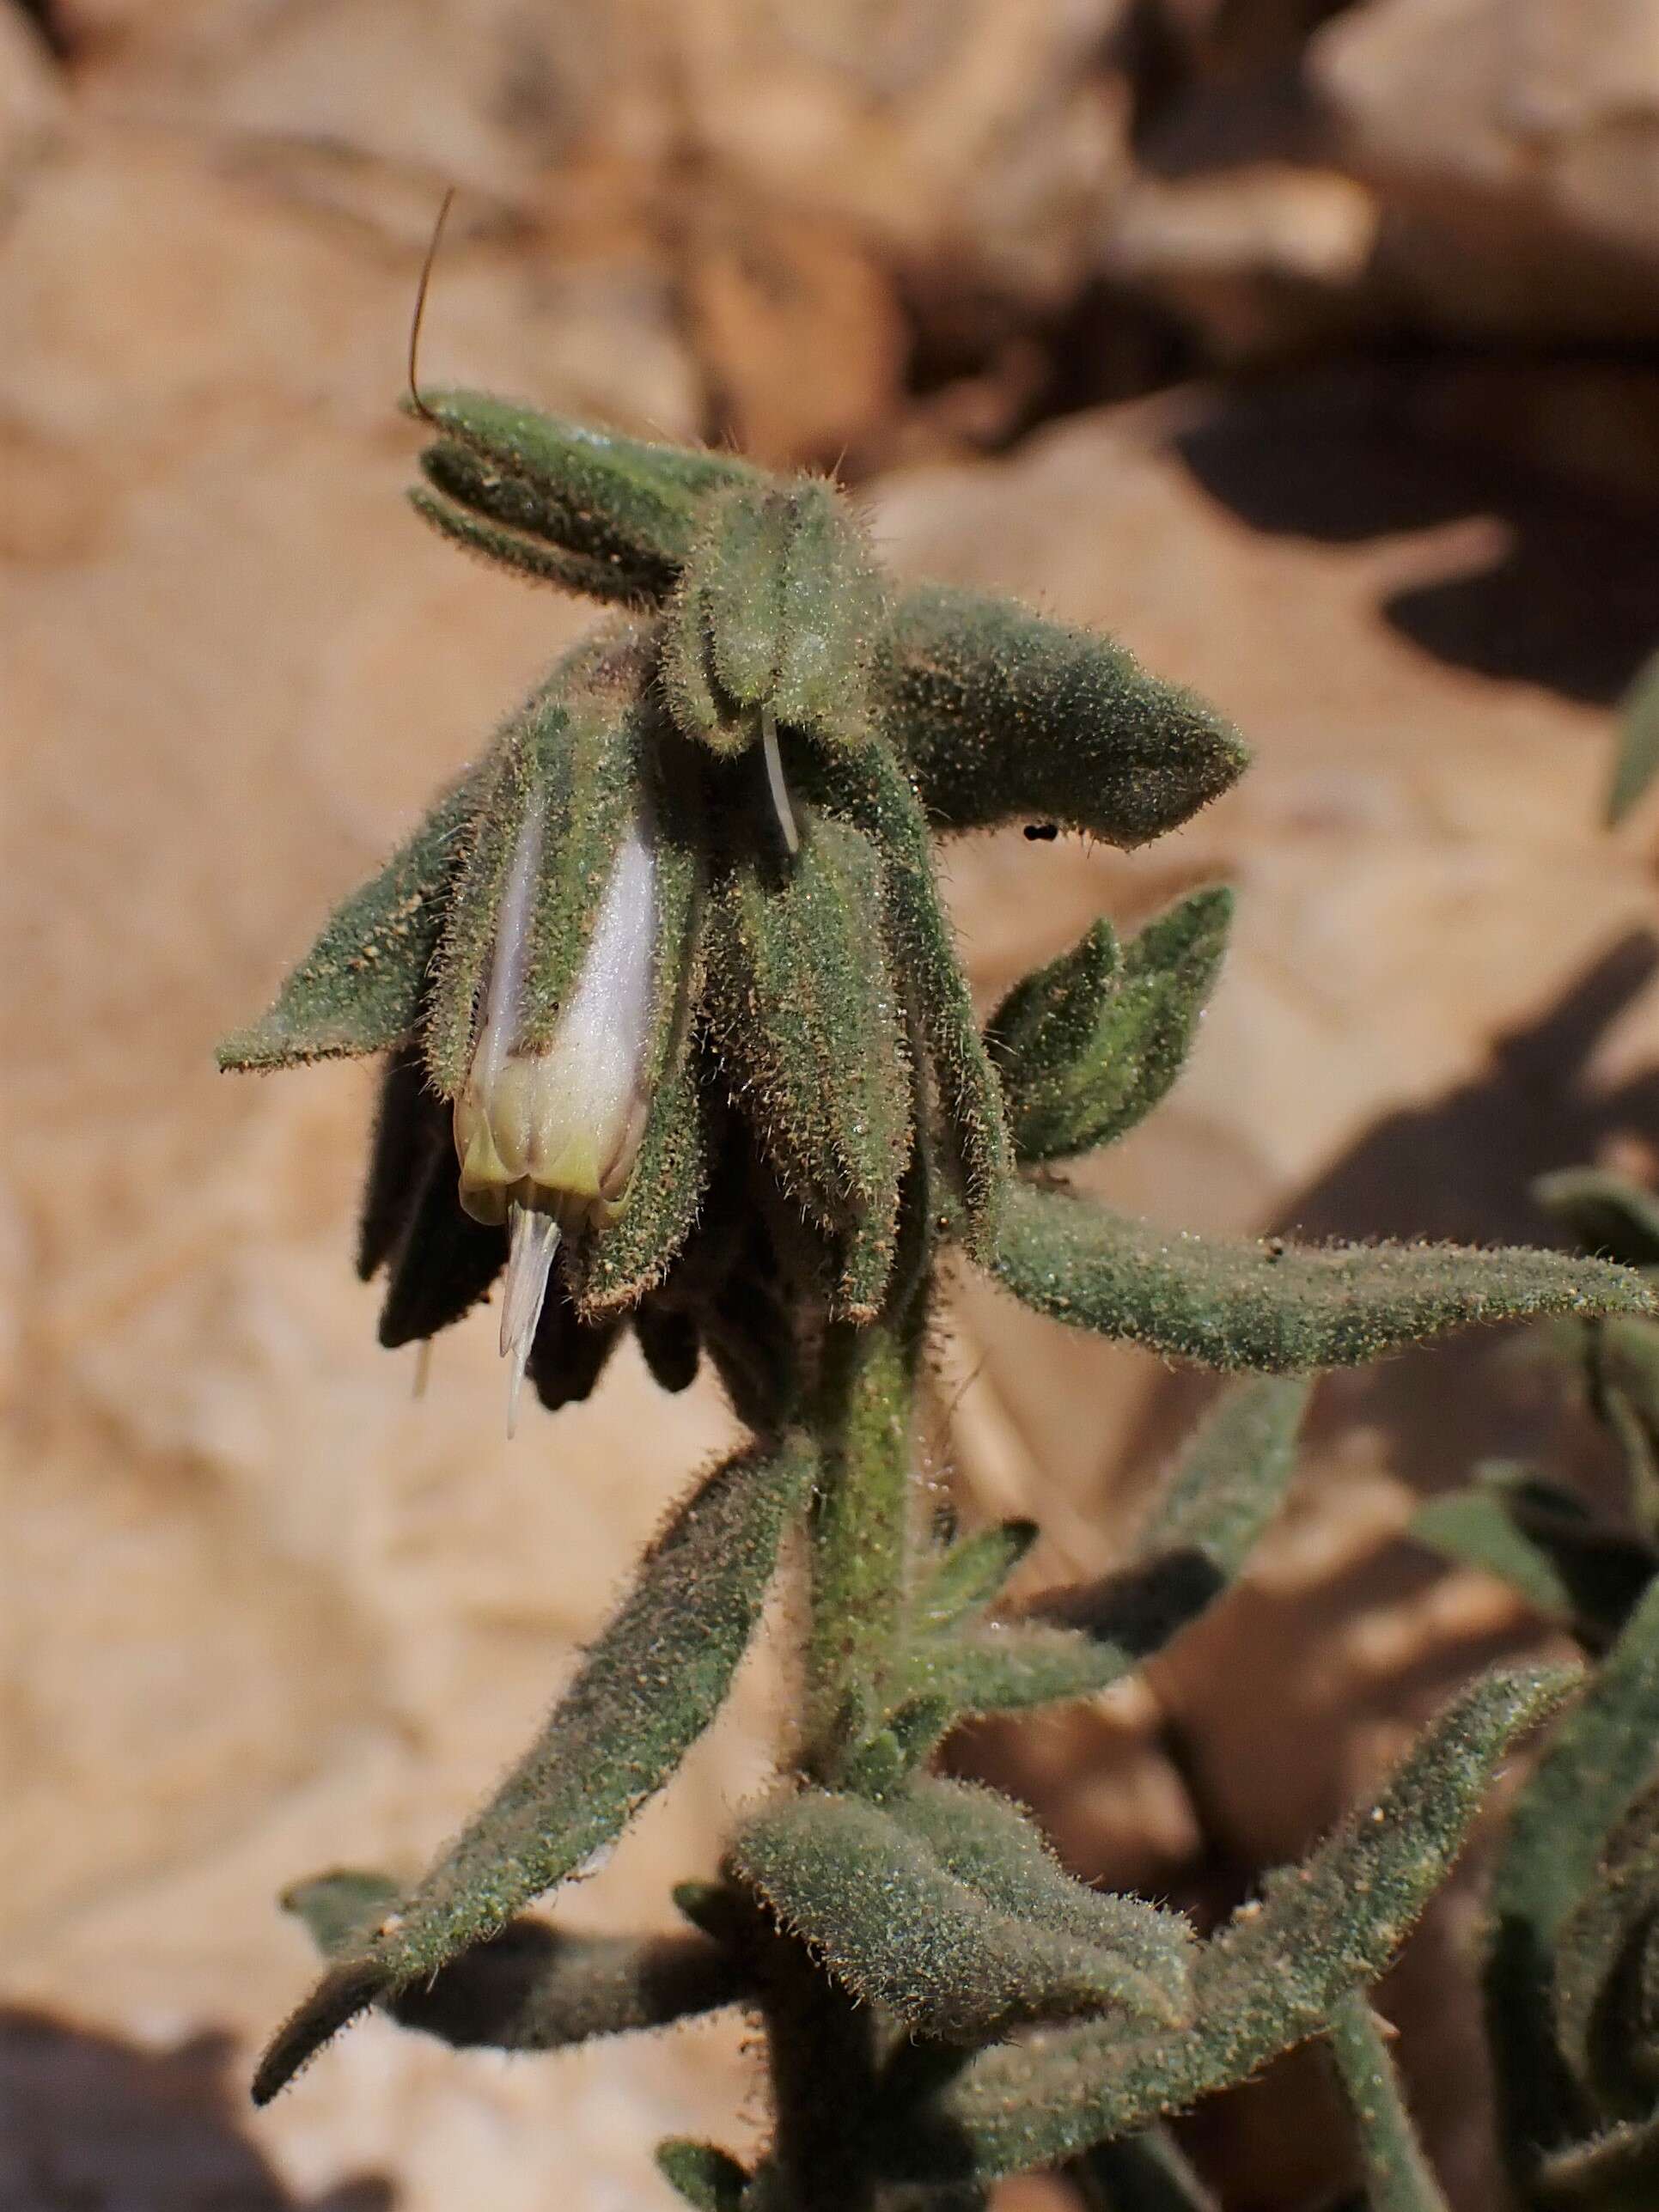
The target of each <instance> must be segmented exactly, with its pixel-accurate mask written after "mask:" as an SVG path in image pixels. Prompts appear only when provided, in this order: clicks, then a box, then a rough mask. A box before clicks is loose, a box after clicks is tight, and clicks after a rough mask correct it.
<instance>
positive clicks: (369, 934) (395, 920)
mask: <svg viewBox="0 0 1659 2212" xmlns="http://www.w3.org/2000/svg"><path fill="white" fill-rule="evenodd" d="M477 796H478V778H477V776H476V775H468V776H467V777H463V778H462V779H461V781H460V783H457V784H455V785H454V788H453V789H451V790H449V791H448V792H446V794H445V795H444V796H443V797H442V799H440V800H439V801H438V803H437V805H436V807H434V808H433V809H432V811H431V813H430V814H428V816H427V817H426V819H425V820H424V822H423V823H422V824H421V826H420V827H419V828H418V830H417V831H416V832H415V834H414V836H413V837H412V838H410V840H409V842H408V843H407V844H405V845H403V846H401V847H400V849H399V850H398V851H397V852H395V853H394V854H393V856H392V858H391V859H390V860H389V861H387V863H386V865H385V867H384V868H381V871H380V873H379V874H378V875H375V876H374V877H373V878H371V879H370V881H369V882H367V883H365V884H364V885H363V887H362V888H361V889H360V890H357V891H354V892H353V893H351V897H350V898H349V899H346V900H345V901H344V903H343V904H342V905H339V906H338V907H337V908H336V909H335V911H333V913H332V914H331V915H330V916H329V917H328V920H327V921H326V923H325V924H324V925H323V930H322V934H321V935H320V937H319V938H318V939H317V941H316V943H315V944H314V945H313V947H312V948H311V950H310V951H309V952H308V954H306V956H305V958H304V959H303V960H302V961H301V962H300V964H299V966H298V967H296V969H295V970H294V972H293V973H292V974H291V975H290V977H289V978H288V980H287V981H286V982H285V983H284V985H283V987H282V990H281V991H280V992H279V993H278V997H277V1002H276V1004H275V1005H274V1006H273V1007H272V1008H271V1011H270V1012H269V1013H268V1014H266V1015H264V1016H263V1017H262V1018H261V1019H260V1020H259V1021H256V1022H254V1023H253V1025H252V1026H251V1027H248V1028H247V1029H239V1030H237V1031H236V1032H235V1033H234V1034H233V1035H232V1036H229V1037H227V1038H226V1039H225V1040H224V1042H223V1044H222V1045H220V1046H219V1048H218V1061H219V1065H220V1067H221V1068H225V1069H243V1068H288V1067H293V1066H295V1065H296V1063H299V1062H301V1061H305V1060H327V1059H339V1058H343V1057H351V1056H353V1055H361V1054H363V1053H368V1052H384V1051H391V1050H392V1049H393V1047H395V1046H398V1045H403V1044H404V1043H406V1041H407V1039H409V1038H410V1037H411V1036H412V1034H413V1033H414V1029H415V1025H416V1022H417V1020H418V1016H419V1014H420V1009H421V1001H422V997H423V995H424V991H425V989H426V982H427V975H428V971H429V970H430V966H431V964H432V959H433V955H434V954H435V952H436V948H437V943H438V937H439V932H440V930H441V929H442V921H443V894H444V891H445V888H446V887H447V886H448V882H449V880H450V878H451V876H452V874H454V869H455V866H456V862H457V859H458V856H459V854H460V846H461V839H462V835H463V832H464V830H465V828H466V826H467V821H468V820H469V819H470V817H471V814H472V812H473V807H474V806H475V804H476V802H477Z"/></svg>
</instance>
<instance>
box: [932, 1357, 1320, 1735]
mask: <svg viewBox="0 0 1659 2212" xmlns="http://www.w3.org/2000/svg"><path fill="white" fill-rule="evenodd" d="M1307 1403H1308V1385H1307V1384H1306V1383H1305V1382H1302V1381H1300V1380H1286V1379H1283V1378H1280V1377H1278V1376H1271V1377H1262V1378H1259V1379H1258V1380H1252V1381H1250V1382H1247V1383H1242V1384H1240V1385H1238V1386H1236V1387H1235V1388H1234V1389H1232V1390H1230V1391H1229V1392H1227V1393H1226V1394H1225V1395H1224V1396H1223V1398H1220V1399H1219V1400H1218V1401H1217V1405H1216V1406H1215V1408H1214V1410H1213V1411H1211V1414H1210V1416H1209V1417H1208V1418H1207V1419H1206V1420H1205V1422H1204V1423H1202V1424H1201V1426H1200V1427H1199V1430H1198V1432H1197V1434H1196V1435H1194V1437H1193V1438H1192V1441H1191V1443H1190V1444H1189V1445H1188V1446H1187V1447H1186V1451H1185V1453H1183V1454H1182V1456H1181V1458H1180V1460H1179V1461H1178V1462H1177V1464H1176V1466H1175V1468H1174V1472H1172V1474H1171V1475H1170V1477H1169V1478H1168V1481H1167V1482H1166V1484H1165V1485H1164V1487H1163V1490H1162V1492H1161V1494H1160V1496H1158V1498H1157V1499H1156V1502H1155V1503H1154V1505H1153V1507H1152V1509H1151V1511H1150V1514H1149V1515H1148V1518H1147V1521H1146V1524H1145V1526H1144V1528H1143V1530H1142V1532H1141V1535H1140V1538H1139V1540H1138V1544H1137V1545H1136V1550H1135V1556H1134V1558H1133V1559H1132V1560H1131V1563H1130V1564H1129V1565H1128V1566H1127V1567H1126V1568H1125V1569H1120V1570H1119V1572H1117V1573H1115V1574H1113V1575H1107V1576H1105V1577H1104V1578H1102V1580H1101V1581H1098V1582H1095V1583H1091V1584H1088V1585H1085V1586H1083V1587H1079V1588H1076V1589H1071V1590H1065V1591H1061V1592H1058V1593H1054V1594H1053V1595H1052V1596H1050V1597H1048V1598H1046V1599H1041V1600H1038V1601H1037V1602H1036V1603H1035V1604H1034V1605H1033V1606H1030V1607H1028V1609H1027V1611H1026V1612H1024V1614H1022V1615H1021V1616H1018V1617H1016V1618H1014V1619H1011V1620H1006V1621H992V1622H989V1623H986V1624H982V1625H979V1626H973V1627H970V1628H968V1629H967V1630H962V1629H961V1628H952V1629H949V1630H944V1631H942V1630H929V1629H927V1628H926V1626H925V1625H924V1624H923V1623H920V1622H918V1626H917V1629H916V1630H913V1631H912V1642H911V1647H910V1651H909V1654H908V1658H907V1661H906V1682H907V1684H908V1685H910V1687H911V1690H912V1695H922V1694H925V1695H927V1696H929V1697H931V1698H933V1699H934V1700H936V1702H937V1703H938V1705H939V1706H940V1707H941V1708H942V1709H943V1710H944V1711H946V1712H948V1714H950V1715H952V1716H953V1717H958V1716H961V1715H965V1714H970V1713H996V1712H1014V1711H1018V1710H1021V1709H1025V1708H1028V1707H1030V1706H1034V1705H1043V1704H1048V1703H1054V1702H1057V1701H1058V1700H1060V1699H1063V1698H1067V1697H1087V1696H1089V1695H1090V1694H1092V1693H1093V1692H1095V1691H1100V1690H1103V1689H1106V1688H1107V1687H1108V1686H1109V1685H1111V1684H1112V1683H1113V1682H1115V1681H1117V1680H1119V1679H1120V1678H1121V1677H1122V1676H1123V1675H1125V1674H1127V1673H1130V1672H1131V1669H1132V1668H1134V1667H1137V1666H1138V1665H1139V1664H1140V1662H1141V1661H1142V1660H1144V1659H1145V1658H1148V1657H1150V1654H1152V1653H1153V1652H1155V1651H1156V1650H1158V1649H1160V1648H1162V1646H1163V1645H1164V1644H1166V1643H1167V1642H1168V1641H1169V1639H1170V1638H1171V1637H1172V1636H1174V1635H1176V1634H1177V1633H1178V1631H1179V1630H1181V1629H1182V1628H1184V1627H1186V1625H1187V1624H1188V1623H1190V1622H1191V1621H1193V1620H1195V1619H1196V1618H1198V1616H1199V1614H1200V1613H1201V1612H1204V1611H1205V1609H1206V1608H1207V1607H1208V1606H1210V1605H1211V1603H1212V1602H1213V1601H1214V1600H1215V1599H1216V1598H1217V1597H1218V1596H1219V1595H1220V1593H1221V1592H1222V1591H1223V1589H1225V1588H1226V1587H1227V1585H1228V1583H1229V1581H1231V1580H1232V1579H1233V1577H1234V1576H1235V1575H1236V1574H1237V1573H1238V1571H1239V1569H1241V1567H1242V1565H1243V1564H1244V1562H1245V1560H1246V1559H1247V1557H1248V1556H1249V1553H1250V1551H1252V1549H1253V1546H1254V1545H1255V1543H1256V1540H1257V1539H1258V1538H1259V1536H1260V1535H1261V1534H1262V1533H1263V1532H1264V1531H1265V1530H1266V1527H1267V1526H1268V1524H1269V1523H1270V1522H1271V1521H1272V1519H1273V1517H1274V1515H1275V1514H1277V1513H1278V1508H1279V1507H1280V1505H1281V1504H1282V1502H1284V1493H1285V1491H1286V1490H1287V1489H1288V1488H1289V1486H1290V1478H1291V1476H1292V1475H1293V1474H1294V1472H1295V1471H1296V1432H1297V1430H1298V1429H1299V1427H1300V1425H1301V1422H1302V1414H1303V1411H1305V1409H1306V1406H1307ZM941 1733H943V1731H942V1730H941Z"/></svg>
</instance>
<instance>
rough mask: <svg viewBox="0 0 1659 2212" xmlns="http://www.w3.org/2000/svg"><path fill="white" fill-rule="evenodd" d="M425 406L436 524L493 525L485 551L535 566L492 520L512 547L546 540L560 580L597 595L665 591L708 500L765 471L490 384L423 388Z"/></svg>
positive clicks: (483, 535) (478, 541)
mask: <svg viewBox="0 0 1659 2212" xmlns="http://www.w3.org/2000/svg"><path fill="white" fill-rule="evenodd" d="M420 412H421V415H422V416H423V417H424V419H425V420H426V421H428V422H429V423H430V424H433V425H434V427H435V428H436V430H438V431H439V432H440V436H439V439H438V442H436V444H435V445H434V446H432V447H431V448H430V449H429V451H428V452H427V453H426V454H424V456H423V458H422V463H421V466H422V467H423V468H424V470H425V472H426V474H427V477H428V478H429V480H430V483H431V484H432V485H433V486H434V488H435V490H436V492H437V494H438V495H439V496H438V497H437V498H436V499H434V498H432V497H430V495H427V496H426V497H424V499H423V500H422V502H421V509H422V512H423V513H424V514H425V515H427V518H428V520H430V521H435V522H436V523H438V524H439V525H440V527H446V528H450V527H451V523H450V520H449V518H450V516H452V515H454V516H456V517H457V519H458V520H460V519H467V518H470V519H471V520H472V521H473V524H474V525H475V526H477V525H479V524H482V525H484V526H486V527H483V528H476V527H475V533H474V537H473V542H474V543H475V545H476V546H477V549H478V550H479V551H481V552H486V553H493V554H495V555H496V558H502V559H505V560H506V561H507V564H508V565H509V566H517V565H523V566H526V567H529V566H530V565H531V564H529V563H528V562H526V563H522V564H521V563H517V562H515V561H513V560H512V559H511V558H510V557H509V553H497V552H496V548H495V545H493V544H492V543H491V538H492V537H493V535H494V534H495V533H493V532H492V531H491V530H490V529H489V528H488V527H487V526H489V525H499V526H501V527H502V528H503V529H504V531H505V532H506V533H509V548H510V545H512V544H515V543H517V544H527V545H533V544H534V542H535V541H537V540H540V541H541V542H542V544H543V545H545V546H546V547H547V548H550V549H552V551H554V553H555V554H556V555H557V556H558V557H560V558H558V559H556V560H555V561H554V563H553V564H552V565H551V566H550V568H549V570H547V573H548V574H549V576H550V577H551V580H552V581H553V582H559V583H564V584H567V585H569V586H570V588H574V589H580V590H587V591H591V592H593V593H595V594H596V595H598V596H600V597H605V598H615V599H621V600H635V601H639V602H644V603H651V602H656V601H660V600H662V599H664V598H666V596H667V595H668V592H669V591H670V590H671V589H672V588H673V587H674V581H675V578H676V577H677V576H678V575H679V572H680V565H681V564H682V563H683V562H684V560H685V558H686V554H687V553H688V552H689V551H690V550H691V545H692V539H693V538H694V536H695V534H696V531H697V526H698V516H699V513H700V510H701V507H702V503H703V502H704V499H705V498H706V497H708V495H709V494H710V493H711V491H718V490H720V489H721V488H722V487H723V486H726V485H730V484H742V483H752V482H753V481H755V480H756V478H757V472H756V471H755V470H753V469H752V468H750V467H749V466H748V465H747V463H745V462H743V461H740V460H735V459H734V458H732V457H731V456H729V455H726V454H712V453H703V452H696V451H688V450H686V448H680V447H675V446H659V445H652V444H650V443H648V442H646V441H644V440H643V439H640V438H630V437H625V436H621V435H620V434H619V433H617V432H614V431H607V430H589V428H587V427H586V426H585V425H584V424H580V423H570V422H564V421H562V420H560V419H559V418H558V417H556V416H552V415H544V414H540V413H538V412H537V411H535V410H534V408H528V407H518V406H515V405H512V404H511V403H510V402H509V401H507V400H504V399H493V398H491V396H490V394H489V393H483V392H464V391H439V392H424V393H422V395H421V401H420Z"/></svg>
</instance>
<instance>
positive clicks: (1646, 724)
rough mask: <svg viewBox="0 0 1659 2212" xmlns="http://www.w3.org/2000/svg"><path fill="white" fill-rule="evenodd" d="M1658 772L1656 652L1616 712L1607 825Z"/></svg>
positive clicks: (1627, 810)
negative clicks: (1616, 749) (1615, 751)
mask: <svg viewBox="0 0 1659 2212" xmlns="http://www.w3.org/2000/svg"><path fill="white" fill-rule="evenodd" d="M1656 773H1659V653H1656V654H1655V655H1654V656H1653V658H1652V659H1651V660H1650V661H1647V662H1646V663H1645V664H1644V667H1643V668H1642V669H1641V671H1640V673H1638V676H1637V679H1636V680H1635V682H1634V683H1633V684H1632V686H1631V687H1630V689H1629V691H1627V692H1625V697H1624V700H1623V702H1622V704H1621V705H1620V707H1619V753H1618V758H1617V759H1616V761H1615V763H1614V765H1613V783H1612V785H1611V787H1610V789H1608V792H1607V826H1608V828H1609V829H1616V828H1617V827H1618V826H1619V823H1620V822H1622V821H1623V820H1624V819H1625V815H1626V814H1629V813H1630V812H1631V810H1632V807H1634V806H1635V805H1636V802H1637V801H1638V799H1640V798H1641V797H1642V795H1643V794H1644V792H1645V791H1646V789H1647V788H1648V786H1649V784H1650V783H1652V781H1653V779H1654V777H1655V775H1656Z"/></svg>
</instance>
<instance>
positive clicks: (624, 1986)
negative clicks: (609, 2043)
mask: <svg viewBox="0 0 1659 2212" xmlns="http://www.w3.org/2000/svg"><path fill="white" fill-rule="evenodd" d="M397 1898H398V1887H397V1885H396V1883H395V1882H393V1881H392V1880H389V1879H388V1877H387V1876H386V1875H384V1874H359V1873H355V1872H341V1873H337V1874H323V1875H320V1876H319V1877H318V1878H317V1880H314V1881H309V1882H300V1883H297V1884H296V1886H294V1887H293V1888H292V1889H290V1891H289V1892H287V1894H286V1895H285V1896H284V1899H283V1902H284V1904H285V1905H286V1906H287V1907H288V1908H289V1910H290V1911H291V1912H294V1913H296V1914H297V1915H298V1916H299V1917H300V1918H301V1919H302V1921H304V1923H305V1924H306V1926H307V1927H308V1929H309V1930H310V1932H311V1935H312V1937H313V1939H314V1941H315V1943H316V1945H317V1947H318V1949H319V1950H320V1951H321V1952H322V1953H323V1954H324V1956H325V1957H326V1958H333V1957H335V1956H338V1955H339V1953H342V1952H349V1951H350V1950H351V1948H352V1947H353V1946H354V1945H355V1944H357V1943H358V1942H360V1941H362V1940H363V1938H364V1937H365V1936H368V1935H372V1934H373V1932H374V1929H375V1927H376V1926H377V1925H378V1924H379V1923H380V1922H381V1920H383V1919H384V1918H385V1916H386V1915H387V1912H389V1911H390V1910H392V1909H393V1906H394V1905H395V1904H396V1902H397ZM746 1987H747V1984H746V1983H745V1980H744V1977H743V1976H742V1974H741V1971H740V1970H739V1969H738V1967H737V1966H736V1965H735V1963H734V1962H733V1960H732V1959H730V1958H729V1957H728V1956H727V1955H726V1953H724V1952H723V1951H722V1950H720V1949H719V1948H718V1947H717V1946H716V1945H715V1944H713V1943H711V1942H708V1941H705V1940H704V1938H702V1937H701V1936H685V1935H568V1934H566V1933H565V1932H564V1930H562V1929H554V1928H550V1927H549V1926H548V1925H547V1923H546V1922H545V1921H539V1920H527V1919H515V1920H509V1922H508V1923H507V1925H506V1926H505V1928H503V1929H502V1930H501V1932H500V1933H499V1935H493V1936H491V1937H490V1938H489V1939H488V1940H487V1941H485V1942H482V1943H478V1944H475V1945H474V1946H473V1948H472V1949H471V1950H470V1951H463V1952H462V1953H461V1954H460V1957H459V1958H457V1959H451V1960H450V1962H449V1964H448V1965H447V1966H441V1967H440V1968H439V1969H438V1971H437V1972H436V1974H435V1975H433V1976H432V1977H431V1978H430V1981H426V1982H417V1983H413V1984H412V1985H411V1987H409V1988H408V1989H406V1990H403V1991H402V1992H401V1993H400V1994H399V1995H397V1996H393V1997H390V1998H388V1999H387V2002H386V2010H387V2012H388V2013H389V2014H391V2015H392V2017H393V2019H394V2020H398V2021H399V2022H400V2024H401V2025H402V2026H405V2027H412V2028H419V2029H421V2030H423V2031H424V2032H425V2033H426V2034H428V2035H435V2036H437V2037H439V2038H441V2039H442V2041H443V2042H445V2043H449V2044H454V2045H455V2047H456V2048H457V2049H458V2050H473V2049H475V2048H480V2047H483V2048H488V2049H490V2050H493V2051H562V2050H564V2048H565V2047H566V2046H567V2045H569V2044H576V2043H586V2042H588V2041H589V2040H591V2039H592V2038H594V2037H595V2036H605V2035H623V2034H626V2033H628V2032H631V2031H633V2030H637V2029H641V2028H653V2027H665V2026H668V2024H669V2023H670V2022H671V2021H674V2020H685V2019H687V2018H689V2017H691V2016H692V2014H698V2013H706V2012H712V2011H714V2010H716V2009H717V2008H719V2007H720V2006H722V2005H729V2004H735V2003H736V2002H738V2001H739V2000H740V1999H741V1997H742V1996H744V1994H745V1992H746Z"/></svg>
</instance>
